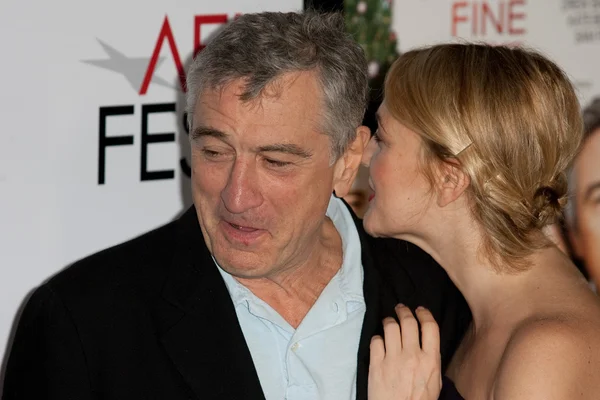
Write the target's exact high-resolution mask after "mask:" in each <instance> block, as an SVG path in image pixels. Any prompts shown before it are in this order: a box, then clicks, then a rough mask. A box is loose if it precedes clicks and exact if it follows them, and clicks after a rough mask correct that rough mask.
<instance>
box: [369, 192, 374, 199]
mask: <svg viewBox="0 0 600 400" xmlns="http://www.w3.org/2000/svg"><path fill="white" fill-rule="evenodd" d="M374 198H375V193H371V195H370V196H369V201H371V200H373V199H374Z"/></svg>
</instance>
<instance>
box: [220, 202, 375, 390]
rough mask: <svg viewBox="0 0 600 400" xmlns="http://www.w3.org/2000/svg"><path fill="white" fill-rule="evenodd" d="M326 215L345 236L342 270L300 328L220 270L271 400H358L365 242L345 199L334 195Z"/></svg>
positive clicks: (363, 305) (341, 234)
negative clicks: (357, 375)
mask: <svg viewBox="0 0 600 400" xmlns="http://www.w3.org/2000/svg"><path fill="white" fill-rule="evenodd" d="M327 216H328V217H329V218H330V219H331V220H332V221H333V224H334V225H335V228H336V229H337V231H338V232H339V234H340V236H341V238H342V247H343V263H342V267H341V268H340V270H339V271H338V272H337V274H336V275H335V276H334V277H333V278H332V279H331V281H330V282H329V284H328V285H327V286H326V287H325V289H323V292H322V293H321V295H320V296H319V298H318V299H317V301H316V302H315V304H314V305H313V307H312V308H311V309H310V310H309V312H308V314H307V315H306V317H304V320H302V322H301V323H300V325H299V326H298V328H297V329H294V328H292V326H291V325H290V324H289V323H287V322H286V321H285V320H284V319H283V317H281V315H279V314H278V313H277V312H276V311H275V310H273V309H272V308H271V307H270V306H269V305H268V304H267V303H265V302H264V301H262V300H261V299H259V298H258V297H256V296H255V295H254V294H253V293H252V292H251V291H250V290H249V289H247V288H246V287H245V286H243V285H242V284H240V283H239V282H238V281H237V280H236V279H234V278H233V277H232V276H231V275H229V274H228V273H227V272H225V271H223V270H222V269H221V268H218V269H219V271H220V272H221V275H222V276H223V279H224V280H225V284H226V285H227V289H228V290H229V294H230V295H231V299H232V300H233V304H234V305H235V311H236V313H237V317H238V320H239V322H240V325H241V327H242V331H243V333H244V337H245V339H246V343H247V344H248V348H249V349H250V354H251V355H252V360H253V361H254V365H255V367H256V370H257V372H258V377H259V379H260V383H261V386H262V388H263V391H264V393H265V396H266V398H267V400H282V399H286V400H312V399H318V400H342V399H355V398H356V363H357V353H358V342H359V339H360V333H361V328H362V323H363V318H364V314H365V301H364V297H363V267H362V262H361V246H360V239H359V237H358V231H357V230H356V226H355V225H354V221H353V220H352V216H351V215H350V212H349V211H348V209H347V208H346V206H345V205H344V204H343V203H342V201H341V200H339V199H337V198H335V197H333V196H332V198H331V200H330V202H329V206H328V208H327ZM217 265H218V264H217Z"/></svg>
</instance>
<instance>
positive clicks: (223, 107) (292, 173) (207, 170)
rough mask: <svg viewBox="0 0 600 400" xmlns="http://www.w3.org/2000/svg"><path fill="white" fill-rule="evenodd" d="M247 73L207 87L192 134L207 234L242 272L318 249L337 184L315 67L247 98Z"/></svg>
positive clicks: (272, 268) (289, 265) (261, 270)
mask: <svg viewBox="0 0 600 400" xmlns="http://www.w3.org/2000/svg"><path fill="white" fill-rule="evenodd" d="M243 90H244V81H243V80H241V79H240V80H236V81H233V82H231V83H230V84H228V85H226V86H225V87H224V88H223V89H222V90H208V91H205V92H204V93H202V94H201V95H200V97H199V99H198V102H197V104H196V108H195V110H194V118H193V124H192V125H193V126H192V131H191V134H190V137H191V151H192V194H193V198H194V204H195V206H196V210H197V212H198V218H199V221H200V226H201V228H202V233H203V235H204V240H205V241H206V244H207V246H208V248H209V250H210V251H211V253H212V254H213V256H214V257H215V259H216V260H217V261H218V263H219V265H220V266H221V267H222V268H223V269H224V270H226V271H227V272H229V273H230V274H232V275H234V276H237V277H240V278H261V277H269V276H272V275H274V274H277V273H279V272H282V271H286V270H289V269H293V268H295V267H296V266H298V265H300V264H302V263H303V261H305V260H306V259H307V258H308V257H309V255H310V252H311V249H313V248H314V247H315V246H314V244H315V243H316V240H317V238H318V233H319V231H320V228H321V226H322V224H323V223H324V220H325V212H326V209H327V205H328V202H329V199H330V196H331V193H332V190H333V181H334V179H335V177H334V170H335V164H334V165H333V166H330V165H329V164H330V140H329V137H328V136H327V135H325V134H323V133H321V131H320V122H321V120H322V115H321V111H322V106H321V105H322V101H321V91H320V88H319V84H318V81H317V79H316V77H315V75H314V74H313V73H312V72H302V73H290V74H286V75H284V76H282V77H281V78H279V79H277V80H276V81H275V82H274V83H273V84H272V85H270V86H269V87H268V88H267V90H266V93H265V94H264V95H262V96H261V97H259V98H258V99H256V100H251V101H249V102H242V101H240V99H239V96H240V94H241V93H242V92H243Z"/></svg>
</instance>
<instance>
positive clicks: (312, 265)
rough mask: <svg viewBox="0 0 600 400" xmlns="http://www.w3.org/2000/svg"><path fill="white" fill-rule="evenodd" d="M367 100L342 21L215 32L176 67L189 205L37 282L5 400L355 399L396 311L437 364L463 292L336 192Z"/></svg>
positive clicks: (361, 67) (355, 154) (319, 18)
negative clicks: (433, 347) (366, 221)
mask: <svg viewBox="0 0 600 400" xmlns="http://www.w3.org/2000/svg"><path fill="white" fill-rule="evenodd" d="M366 101H367V67H366V62H365V58H364V55H363V53H362V50H361V48H360V47H359V46H358V45H357V44H356V43H355V42H354V41H353V40H352V39H351V38H350V37H349V36H348V35H347V34H346V33H345V31H344V23H343V18H342V17H341V16H340V15H335V14H332V15H319V14H315V13H302V14H299V13H288V14H281V13H262V14H248V15H244V16H242V17H240V18H239V19H238V20H236V21H235V22H233V23H231V24H230V25H228V26H227V27H226V28H225V29H224V30H223V31H221V32H220V33H219V34H218V35H217V36H216V37H215V38H214V39H213V40H212V42H211V43H210V44H209V45H208V46H207V47H206V48H205V49H204V50H203V51H202V52H201V53H200V54H199V55H198V57H197V58H196V59H195V60H194V62H193V64H192V66H191V68H190V71H189V73H188V97H187V111H188V113H189V125H190V140H191V152H192V193H193V198H194V206H193V207H192V208H191V209H190V210H188V212H187V213H185V214H184V215H183V216H182V217H181V218H180V219H179V220H177V221H175V222H173V223H171V224H169V225H166V226H165V227H162V228H159V229H158V230H155V231H153V232H150V233H148V234H146V235H143V236H141V237H139V238H137V239H135V240H133V241H131V242H128V243H125V244H122V245H120V246H117V247H115V248H112V249H109V250H106V251H104V252H101V253H99V254H96V255H93V256H91V257H89V258H87V259H85V260H82V261H80V262H78V263H76V264H75V265H73V266H71V267H70V268H69V269H67V270H66V271H63V272H61V273H60V274H58V275H57V276H55V277H54V278H53V279H51V280H50V281H49V282H47V283H46V284H44V285H43V286H41V287H40V288H38V289H37V291H36V293H35V294H34V295H33V297H32V298H31V300H30V301H29V304H28V306H27V309H26V310H25V312H24V314H23V317H22V320H21V322H20V324H19V329H18V331H17V334H16V339H15V343H14V346H13V349H12V354H11V356H10V359H9V363H8V371H7V375H6V385H5V398H6V399H21V398H23V399H24V398H50V399H67V398H73V399H98V398H102V399H123V398H160V399H163V398H164V399H189V398H197V399H264V398H267V399H277V400H279V399H284V398H285V399H290V400H306V399H324V400H325V399H336V400H337V399H354V398H358V399H365V398H366V396H367V374H368V360H369V342H370V339H371V337H372V336H373V335H374V334H376V333H381V320H382V318H384V317H386V316H392V315H395V313H394V306H395V305H396V304H397V303H404V304H406V305H408V306H411V307H416V306H418V305H422V306H425V307H427V308H428V309H430V310H431V311H432V313H433V315H434V316H435V317H436V319H437V321H438V323H439V325H440V329H441V336H442V343H441V349H442V358H443V361H444V362H447V361H448V360H449V357H450V356H451V355H452V353H453V351H454V349H455V347H456V345H457V343H458V340H459V339H460V337H461V334H462V332H463V331H464V329H465V327H466V325H467V324H468V320H469V313H468V309H467V307H466V304H465V303H464V300H463V299H462V297H461V296H460V294H459V293H458V291H457V290H456V288H455V287H454V286H452V284H451V283H450V281H449V279H448V277H447V276H446V275H445V273H444V272H443V270H442V269H441V268H439V266H438V265H436V264H435V262H434V261H433V260H432V259H431V258H430V257H429V256H428V255H427V254H425V253H424V252H423V251H422V250H420V249H419V248H417V247H415V246H413V245H411V244H408V243H406V242H401V241H395V240H387V239H373V238H370V237H368V236H367V235H366V234H365V233H364V230H363V229H362V224H361V222H360V221H359V220H358V219H356V218H355V216H354V215H353V214H352V212H351V210H350V209H349V208H348V207H347V205H346V204H345V203H343V202H342V201H341V200H340V199H339V198H338V197H342V196H344V195H345V194H346V193H348V191H349V190H350V188H351V186H352V183H353V180H354V178H355V176H356V173H357V169H358V167H359V164H360V161H361V157H362V153H363V150H364V147H365V145H366V144H367V142H368V139H369V136H370V135H369V131H368V129H367V128H365V127H363V126H361V121H362V118H363V113H364V111H365V106H366ZM332 193H333V194H332Z"/></svg>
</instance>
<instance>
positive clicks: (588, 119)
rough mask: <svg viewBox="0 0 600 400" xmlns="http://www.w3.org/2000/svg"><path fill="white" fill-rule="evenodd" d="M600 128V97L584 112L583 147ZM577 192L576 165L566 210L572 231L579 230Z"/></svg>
mask: <svg viewBox="0 0 600 400" xmlns="http://www.w3.org/2000/svg"><path fill="white" fill-rule="evenodd" d="M599 128H600V97H597V98H595V99H594V100H593V101H592V102H591V103H590V105H588V106H587V107H586V108H585V109H584V110H583V140H582V142H581V143H582V144H581V147H582V148H583V146H585V142H586V140H587V139H588V138H589V137H590V136H591V135H592V134H594V132H596V130H598V129H599ZM576 190H577V188H576V187H575V168H574V165H572V166H571V168H570V169H569V201H568V203H567V207H566V208H565V220H566V222H567V224H568V225H569V226H570V227H571V228H572V229H577V214H576V212H577V210H576V206H575V203H576V199H575V196H576Z"/></svg>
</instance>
